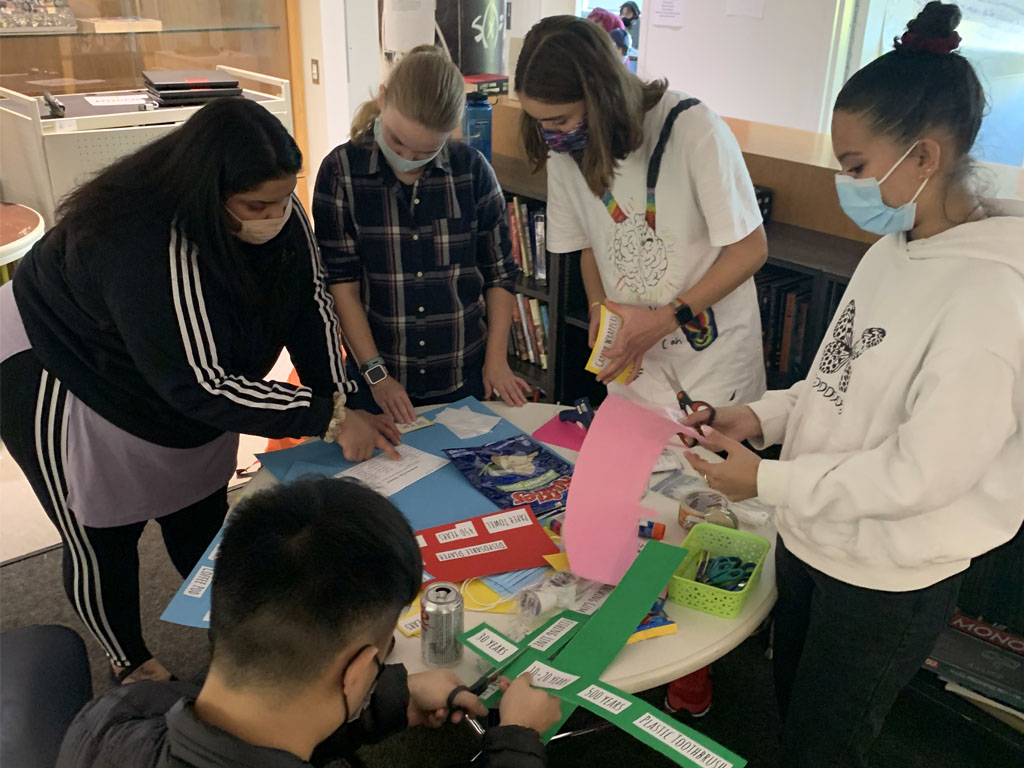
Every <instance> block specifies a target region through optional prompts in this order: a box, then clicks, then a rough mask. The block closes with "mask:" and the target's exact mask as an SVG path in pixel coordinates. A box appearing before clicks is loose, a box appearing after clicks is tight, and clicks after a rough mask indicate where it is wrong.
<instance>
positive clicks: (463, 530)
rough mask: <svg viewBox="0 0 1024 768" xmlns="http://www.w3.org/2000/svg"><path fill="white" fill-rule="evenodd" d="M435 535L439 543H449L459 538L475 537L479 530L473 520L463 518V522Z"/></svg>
mask: <svg viewBox="0 0 1024 768" xmlns="http://www.w3.org/2000/svg"><path fill="white" fill-rule="evenodd" d="M434 535H435V536H436V537H437V543H438V544H447V543H448V542H450V541H458V540H459V539H475V538H476V537H477V532H476V526H475V525H473V521H472V520H463V521H462V522H461V523H456V524H455V526H454V527H452V528H449V529H448V530H446V531H438V532H437V533H436V534H434Z"/></svg>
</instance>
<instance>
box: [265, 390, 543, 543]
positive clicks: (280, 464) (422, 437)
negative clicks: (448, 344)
mask: <svg viewBox="0 0 1024 768" xmlns="http://www.w3.org/2000/svg"><path fill="white" fill-rule="evenodd" d="M463 406H468V407H469V408H470V409H472V410H474V411H476V412H478V413H483V414H486V415H489V416H493V415H494V411H492V410H491V409H490V408H488V407H487V406H486V405H484V404H483V403H481V402H480V401H479V400H477V399H476V398H474V397H467V398H464V399H462V400H459V401H457V402H454V403H448V404H447V405H441V406H438V407H437V408H435V409H434V410H432V411H427V412H426V413H424V414H423V415H424V416H426V417H427V418H428V419H431V420H432V419H433V418H434V416H436V415H437V414H438V413H440V412H441V411H443V410H444V409H445V408H461V407H463ZM521 434H524V433H523V431H522V430H521V429H519V428H518V427H516V426H513V425H512V424H511V423H509V422H508V421H505V419H502V420H501V421H499V422H498V424H497V425H496V426H495V427H494V429H492V430H491V431H490V432H488V433H487V434H486V435H485V436H477V437H473V438H470V439H469V440H460V439H459V438H457V437H456V436H455V435H454V434H453V433H452V431H451V430H450V429H448V428H447V427H445V426H444V425H443V424H435V425H434V426H432V427H427V428H426V429H420V430H417V431H416V432H410V433H409V434H407V435H403V436H402V442H404V443H405V444H406V445H411V446H413V447H414V448H419V449H420V450H421V451H426V452H427V453H431V454H433V455H434V456H440V457H441V458H442V459H447V458H448V456H447V455H446V454H445V452H444V449H445V448H468V447H474V446H477V445H479V444H480V442H481V440H483V441H485V442H493V441H495V440H502V439H504V438H506V437H513V436H514V435H521ZM257 458H259V460H260V461H261V462H262V463H263V466H264V467H265V468H266V469H267V471H268V472H270V473H271V474H272V475H274V477H276V478H277V479H278V480H282V481H286V479H292V480H293V479H295V477H294V476H290V475H289V473H290V472H291V471H292V467H293V466H294V465H295V464H296V463H298V462H303V463H307V464H316V465H319V466H320V467H323V469H322V470H320V471H322V472H325V473H327V470H328V468H329V469H330V470H332V471H331V472H329V474H331V475H336V474H337V473H338V472H341V471H343V470H346V469H349V468H350V467H354V466H355V464H354V463H353V462H350V461H346V460H345V457H344V456H343V455H342V451H341V447H340V446H338V445H337V444H336V443H324V442H322V441H319V440H317V441H312V442H308V443H303V444H302V445H297V446H295V447H294V448H285V449H284V450H281V451H274V452H272V453H264V454H260V455H259V456H258V457H257ZM391 502H392V503H393V504H394V505H395V506H396V507H398V509H399V510H401V512H402V514H404V515H405V517H406V519H407V520H408V521H409V525H411V526H412V527H413V530H416V531H419V530H422V529H424V528H433V527H435V526H438V525H445V524H446V523H454V522H458V521H459V520H465V519H466V518H469V517H476V516H478V515H485V514H487V513H488V512H494V511H496V510H497V509H498V507H497V506H496V505H495V504H493V503H492V502H491V501H490V500H489V499H488V498H487V497H486V496H484V495H483V494H481V493H479V492H478V491H477V490H476V489H475V488H473V486H471V485H470V484H469V483H468V482H466V479H465V478H464V477H463V476H462V474H461V473H460V472H459V470H458V469H456V468H455V466H454V465H452V464H447V465H445V466H444V467H441V469H439V470H437V471H436V472H433V473H431V474H429V475H427V476H426V477H424V478H423V479H422V480H419V481H417V482H415V483H413V484H412V485H410V486H409V487H408V488H404V489H402V490H401V491H399V492H398V493H396V494H395V495H394V496H392V497H391Z"/></svg>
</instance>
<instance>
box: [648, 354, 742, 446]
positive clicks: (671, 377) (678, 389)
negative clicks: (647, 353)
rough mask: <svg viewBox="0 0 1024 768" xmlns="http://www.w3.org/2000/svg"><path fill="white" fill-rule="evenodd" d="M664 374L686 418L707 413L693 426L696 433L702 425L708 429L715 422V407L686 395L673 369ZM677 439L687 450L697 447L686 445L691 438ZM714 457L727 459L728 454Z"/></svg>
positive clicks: (694, 444)
mask: <svg viewBox="0 0 1024 768" xmlns="http://www.w3.org/2000/svg"><path fill="white" fill-rule="evenodd" d="M664 373H665V379H666V380H667V381H668V384H669V386H670V387H672V391H673V392H675V393H676V402H677V403H678V404H679V410H681V411H682V412H683V413H685V414H686V415H687V416H692V415H693V414H695V413H704V412H706V413H707V418H706V419H704V421H703V422H701V424H698V425H695V427H696V429H697V431H698V432H700V431H701V429H700V428H701V426H702V425H704V424H706V425H707V426H709V427H710V426H712V425H713V424H714V421H715V406H713V405H712V404H711V403H709V402H707V401H706V400H694V399H693V398H691V397H690V396H689V395H688V394H686V390H685V389H683V385H682V384H680V383H679V376H678V375H677V374H676V371H675V368H667V369H664ZM679 439H680V440H682V441H683V445H685V446H686V447H687V448H693V447H694V446H696V445H697V443H696V441H694V442H693V443H692V444H691V443H688V442H687V440H693V438H688V437H687V436H686V435H683V434H680V435H679ZM715 455H716V456H720V457H721V458H723V459H724V458H727V457H728V454H727V453H726V452H725V451H715Z"/></svg>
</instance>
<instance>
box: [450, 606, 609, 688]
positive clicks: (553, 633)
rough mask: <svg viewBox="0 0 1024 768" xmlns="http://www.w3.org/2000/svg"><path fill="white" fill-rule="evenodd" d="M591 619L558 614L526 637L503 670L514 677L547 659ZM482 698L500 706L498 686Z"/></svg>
mask: <svg viewBox="0 0 1024 768" xmlns="http://www.w3.org/2000/svg"><path fill="white" fill-rule="evenodd" d="M589 620H590V617H589V616H586V615H584V614H582V613H577V612H576V611H568V610H567V611H562V612H561V613H557V614H555V615H554V616H552V617H551V618H550V619H548V621H546V622H544V623H543V624H542V625H541V626H540V628H539V629H536V630H534V631H533V632H531V633H530V634H529V635H527V636H526V639H525V640H523V641H522V652H521V653H520V655H519V656H517V657H516V658H515V660H514V661H513V662H512V663H511V664H508V665H507V668H506V669H505V670H504V673H505V674H506V675H508V676H509V677H510V678H513V679H514V678H516V677H517V676H518V675H520V674H522V670H524V669H526V668H527V667H528V666H530V665H531V664H532V663H533V662H535V661H540V660H543V659H548V658H550V657H551V656H553V655H555V654H557V653H558V652H559V651H560V650H561V649H562V648H563V647H564V646H565V644H566V643H568V642H569V641H570V640H571V639H572V638H573V637H574V636H575V635H576V633H577V632H579V630H580V629H581V628H582V627H583V625H584V624H586V623H587V622H588V621H589ZM467 634H471V633H467ZM460 640H461V638H460ZM467 647H468V648H472V647H473V646H471V645H468V646H467ZM513 668H514V670H513ZM493 671H494V670H492V672H493ZM480 700H481V701H482V702H483V703H484V704H485V705H486V706H488V707H496V706H498V703H499V702H500V701H501V695H500V694H499V692H498V686H497V685H496V684H495V685H492V686H491V687H490V688H488V689H487V690H486V691H484V692H483V693H482V694H481V695H480Z"/></svg>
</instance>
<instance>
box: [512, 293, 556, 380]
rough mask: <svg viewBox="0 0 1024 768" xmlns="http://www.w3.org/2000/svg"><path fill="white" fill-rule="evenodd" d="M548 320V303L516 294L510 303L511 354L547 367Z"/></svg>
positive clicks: (548, 347)
mask: <svg viewBox="0 0 1024 768" xmlns="http://www.w3.org/2000/svg"><path fill="white" fill-rule="evenodd" d="M549 326H550V320H549V316H548V305H547V304H545V303H543V302H541V301H538V300H537V299H531V298H528V297H526V296H524V295H523V294H521V293H517V294H516V302H515V304H513V305H512V333H511V352H510V353H511V354H514V355H515V356H516V357H518V358H519V359H520V360H523V361H524V362H528V363H534V364H535V365H539V366H540V367H541V368H543V369H544V370H545V371H546V370H547V369H548V350H549V349H550V348H551V347H550V344H549V343H548V339H549V338H550V334H549Z"/></svg>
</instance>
